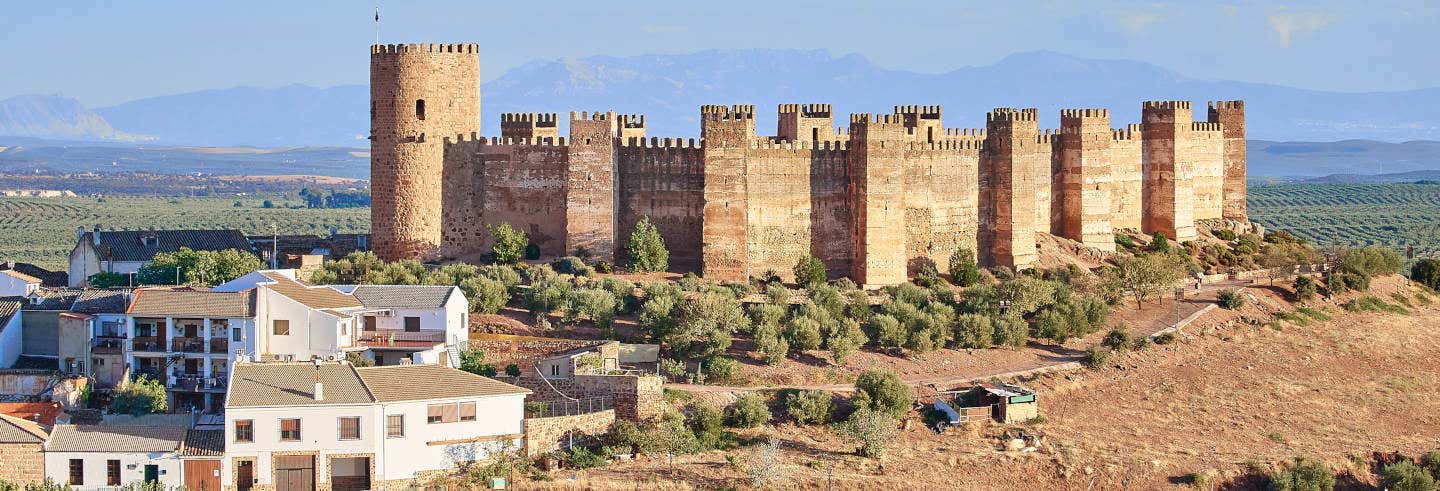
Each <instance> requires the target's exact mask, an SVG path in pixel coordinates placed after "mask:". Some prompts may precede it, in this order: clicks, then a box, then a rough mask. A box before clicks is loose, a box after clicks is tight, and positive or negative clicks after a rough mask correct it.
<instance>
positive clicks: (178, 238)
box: [80, 230, 254, 262]
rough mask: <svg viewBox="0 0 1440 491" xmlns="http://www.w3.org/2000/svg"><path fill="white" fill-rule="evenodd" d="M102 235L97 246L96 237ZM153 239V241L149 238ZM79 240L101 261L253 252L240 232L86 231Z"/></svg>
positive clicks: (144, 260) (147, 259)
mask: <svg viewBox="0 0 1440 491" xmlns="http://www.w3.org/2000/svg"><path fill="white" fill-rule="evenodd" d="M97 233H98V234H100V242H99V244H98V245H95V241H94V234H97ZM148 237H153V238H154V241H153V242H149V243H147V242H146V240H145V239H146V238H148ZM80 240H81V241H84V242H89V243H90V244H92V245H94V247H95V249H96V252H97V253H98V254H99V256H100V260H101V261H141V262H149V261H151V260H153V259H155V254H156V253H160V252H175V251H178V250H180V248H181V247H186V248H190V249H193V250H197V251H223V250H225V249H239V250H242V251H246V252H254V250H253V249H254V248H253V247H252V246H251V245H250V241H249V240H246V239H245V234H243V233H241V232H240V231H239V230H123V231H114V230H110V231H100V232H93V231H92V232H85V233H83V234H81V235H80Z"/></svg>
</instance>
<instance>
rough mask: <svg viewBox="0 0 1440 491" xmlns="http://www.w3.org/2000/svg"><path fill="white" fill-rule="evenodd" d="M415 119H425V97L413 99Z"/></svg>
mask: <svg viewBox="0 0 1440 491" xmlns="http://www.w3.org/2000/svg"><path fill="white" fill-rule="evenodd" d="M415 119H419V120H421V121H424V120H425V99H415Z"/></svg>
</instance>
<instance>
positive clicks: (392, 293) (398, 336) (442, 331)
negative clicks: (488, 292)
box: [332, 285, 470, 365]
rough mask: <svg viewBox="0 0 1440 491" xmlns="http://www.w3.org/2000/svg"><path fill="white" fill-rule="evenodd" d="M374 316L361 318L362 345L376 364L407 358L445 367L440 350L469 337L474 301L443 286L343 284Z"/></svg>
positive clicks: (463, 342) (366, 315)
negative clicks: (471, 302) (471, 308)
mask: <svg viewBox="0 0 1440 491" xmlns="http://www.w3.org/2000/svg"><path fill="white" fill-rule="evenodd" d="M332 288H335V289H336V290H339V291H342V292H346V293H349V294H350V295H352V296H354V297H355V299H356V300H359V301H360V303H361V304H362V305H364V306H365V307H366V308H367V309H370V310H371V312H368V313H365V314H363V315H362V316H361V324H360V325H361V329H360V337H359V342H360V343H361V344H362V345H363V346H365V347H367V348H369V349H370V354H371V357H372V358H374V359H375V362H376V364H377V365H394V364H398V363H399V361H398V360H399V359H404V358H408V359H411V361H412V362H415V363H431V364H434V363H443V362H456V363H458V360H446V361H443V362H442V360H441V359H437V357H438V356H439V355H440V352H439V351H438V350H437V349H436V348H437V347H440V345H442V344H443V345H444V346H462V345H464V344H465V342H466V340H467V339H468V337H469V335H470V330H469V325H470V302H469V301H468V300H466V299H465V294H464V293H462V292H461V291H460V289H459V288H457V287H454V286H444V285H343V286H334V287H332Z"/></svg>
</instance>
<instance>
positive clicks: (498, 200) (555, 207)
mask: <svg viewBox="0 0 1440 491" xmlns="http://www.w3.org/2000/svg"><path fill="white" fill-rule="evenodd" d="M565 143H566V142H565V140H563V139H562V140H560V141H558V142H556V141H552V140H546V141H543V142H539V143H532V142H528V141H508V142H504V141H500V140H496V139H491V140H490V141H489V142H487V144H485V145H483V146H482V147H481V152H480V154H479V156H478V157H479V161H480V165H479V167H478V169H477V170H479V171H480V177H479V178H478V179H479V180H480V182H481V185H482V186H483V187H484V191H483V192H482V193H481V195H482V196H483V197H484V199H485V201H484V203H483V212H482V213H481V215H482V216H483V217H484V220H485V223H486V224H488V225H498V224H500V223H509V224H510V226H512V227H515V228H516V229H518V230H522V231H524V232H525V233H526V234H527V235H528V236H529V238H530V241H531V242H534V243H535V245H537V246H539V247H540V252H541V253H542V254H545V255H548V256H564V255H566V254H569V251H568V250H567V249H566V247H565V245H566V244H565V232H566V226H567V222H566V218H567V212H566V210H567V208H566V199H565V197H566V192H567V191H566V190H567V187H568V185H569V178H570V172H569V165H568V163H569V153H570V149H569V146H567V145H566V144H565ZM490 245H491V239H490V235H489V233H488V232H486V233H485V241H484V243H483V247H486V248H488V247H489V246H490Z"/></svg>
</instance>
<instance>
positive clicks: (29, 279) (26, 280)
mask: <svg viewBox="0 0 1440 491" xmlns="http://www.w3.org/2000/svg"><path fill="white" fill-rule="evenodd" d="M40 283H41V280H40V278H36V277H34V276H30V275H28V274H25V273H21V272H19V271H15V270H11V269H4V270H0V297H26V296H29V295H30V294H31V293H35V290H39V289H40Z"/></svg>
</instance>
